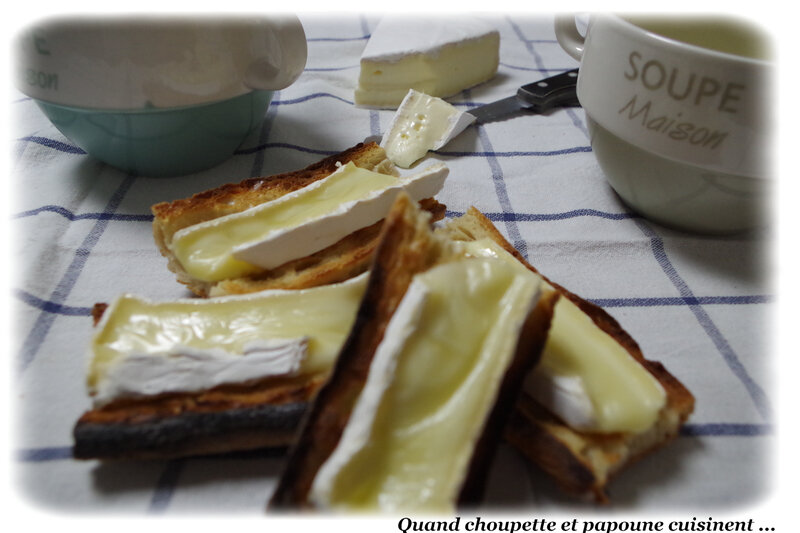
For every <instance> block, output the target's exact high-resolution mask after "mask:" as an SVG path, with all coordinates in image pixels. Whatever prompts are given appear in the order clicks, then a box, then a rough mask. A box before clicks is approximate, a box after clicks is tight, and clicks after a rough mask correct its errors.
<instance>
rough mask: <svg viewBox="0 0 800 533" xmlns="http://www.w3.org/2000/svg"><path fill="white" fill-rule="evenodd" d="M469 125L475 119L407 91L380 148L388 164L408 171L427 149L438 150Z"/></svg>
mask: <svg viewBox="0 0 800 533" xmlns="http://www.w3.org/2000/svg"><path fill="white" fill-rule="evenodd" d="M473 122H475V117H473V116H472V115H470V114H469V113H465V112H463V111H459V110H458V109H456V108H455V107H453V106H452V105H450V104H449V103H447V102H445V101H444V100H442V99H441V98H436V97H434V96H429V95H427V94H423V93H420V92H417V91H415V90H414V89H411V90H409V91H408V94H407V95H406V97H405V98H404V99H403V102H402V103H401V104H400V107H398V108H397V113H395V115H394V118H392V122H391V123H390V124H389V128H388V129H387V130H386V133H384V135H383V139H382V140H381V147H383V148H384V150H386V156H387V157H388V158H389V159H390V160H391V161H392V163H394V164H395V165H397V166H398V167H401V168H409V167H410V166H411V165H413V164H414V163H416V162H417V161H418V160H419V159H421V158H422V157H424V156H425V154H427V153H428V151H429V150H438V149H439V148H441V147H443V146H444V145H446V144H447V143H449V142H450V141H451V140H452V139H453V138H454V137H456V136H457V135H458V134H459V133H461V132H462V131H464V130H465V129H466V128H467V126H469V125H470V124H472V123H473Z"/></svg>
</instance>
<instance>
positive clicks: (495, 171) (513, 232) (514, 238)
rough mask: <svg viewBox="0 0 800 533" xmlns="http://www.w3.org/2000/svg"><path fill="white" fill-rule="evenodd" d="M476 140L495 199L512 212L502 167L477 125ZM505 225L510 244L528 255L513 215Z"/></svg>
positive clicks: (525, 244) (487, 137) (526, 246)
mask: <svg viewBox="0 0 800 533" xmlns="http://www.w3.org/2000/svg"><path fill="white" fill-rule="evenodd" d="M477 128H478V140H479V141H480V143H481V145H482V146H483V148H484V149H485V150H486V152H485V153H486V154H487V156H486V160H487V161H488V163H489V168H490V169H491V172H492V183H493V184H494V190H495V194H497V199H498V200H499V201H500V207H501V208H502V209H503V212H504V213H514V208H513V207H512V206H511V200H510V198H509V197H508V189H506V183H505V178H504V177H503V169H502V168H501V167H500V162H499V161H498V160H497V157H495V156H494V150H492V143H491V141H490V140H489V135H488V134H487V133H486V129H485V128H484V127H483V126H481V125H478V127H477ZM503 222H504V223H505V226H506V230H508V236H509V237H510V238H511V244H512V245H513V246H514V248H516V249H517V251H518V252H519V253H521V254H522V256H523V257H525V258H527V257H528V244H527V243H526V242H525V240H524V239H523V238H522V233H520V231H519V227H518V226H517V221H516V220H515V219H514V217H510V218H509V219H508V220H504V221H503Z"/></svg>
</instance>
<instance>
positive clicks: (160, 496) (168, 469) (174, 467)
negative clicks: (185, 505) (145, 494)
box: [148, 459, 185, 514]
mask: <svg viewBox="0 0 800 533" xmlns="http://www.w3.org/2000/svg"><path fill="white" fill-rule="evenodd" d="M184 464H185V463H184V460H183V459H179V460H175V461H169V462H167V464H166V466H165V467H164V470H163V471H162V472H161V476H160V477H159V478H158V481H157V482H156V488H155V491H154V492H153V496H152V498H151V499H150V507H149V508H148V512H150V513H156V514H157V513H162V512H164V511H165V510H166V509H167V507H169V504H170V503H171V502H172V496H173V495H174V494H175V489H176V488H177V486H178V478H179V477H180V475H181V472H182V471H183V466H184Z"/></svg>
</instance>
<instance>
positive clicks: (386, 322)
mask: <svg viewBox="0 0 800 533" xmlns="http://www.w3.org/2000/svg"><path fill="white" fill-rule="evenodd" d="M428 219H429V216H427V215H426V214H425V213H424V212H421V211H420V210H419V209H418V208H417V207H416V206H415V205H414V203H413V202H412V201H410V199H409V198H408V197H407V196H404V195H401V196H400V197H398V199H397V200H396V202H395V204H394V206H393V207H392V210H391V212H390V213H389V215H388V216H387V218H386V222H385V224H384V227H383V229H382V238H381V240H380V242H379V244H378V247H377V249H376V252H375V257H374V259H373V263H372V266H371V270H370V278H369V282H368V285H367V289H366V293H365V296H364V299H363V300H362V303H361V307H360V309H359V311H358V315H357V319H356V323H355V325H354V326H353V329H352V330H351V332H350V335H349V337H348V339H347V341H346V342H345V344H344V346H343V348H342V351H341V353H340V354H339V357H338V358H337V360H336V364H335V367H334V369H333V371H332V374H331V377H330V379H329V380H328V381H327V382H326V384H325V385H324V386H323V388H322V389H321V390H320V392H319V394H318V395H317V397H316V399H315V401H314V403H313V404H312V406H311V409H310V412H309V413H308V416H307V418H306V419H305V423H304V425H303V428H302V431H301V433H300V435H299V437H298V440H297V442H296V443H295V445H294V447H293V448H292V450H291V452H290V456H289V459H288V462H287V465H286V469H285V471H284V472H283V475H282V477H281V479H280V482H279V484H278V487H277V489H276V491H275V493H274V494H273V496H272V500H271V504H270V505H271V507H272V508H273V509H281V510H301V509H320V510H341V511H367V512H409V511H427V512H430V511H434V512H442V511H451V510H453V509H455V508H456V507H457V506H461V505H470V504H476V503H478V502H479V500H480V497H481V495H482V490H483V486H484V481H485V477H486V474H487V471H488V468H489V465H490V463H491V460H492V456H493V452H494V449H495V447H496V445H497V444H498V442H499V440H500V438H501V435H502V428H503V426H504V425H505V421H506V418H507V416H508V414H509V413H510V411H511V406H512V405H513V403H514V400H515V399H516V397H517V395H518V392H519V388H520V386H521V384H522V380H523V378H524V376H525V374H526V372H527V371H528V369H529V368H531V367H532V366H533V365H534V364H535V363H536V361H537V359H538V356H539V353H540V351H541V348H542V346H543V344H544V340H545V338H546V336H547V330H548V327H549V324H550V318H551V316H552V312H553V306H554V305H555V302H556V301H557V299H558V293H557V292H556V291H553V290H544V289H543V288H542V285H541V284H540V279H539V278H538V276H535V275H532V274H531V273H530V272H527V271H525V272H521V271H520V269H517V268H515V267H511V266H509V265H508V264H507V263H505V262H504V261H501V260H497V259H494V258H473V257H470V256H469V255H468V254H465V253H463V251H462V250H461V249H459V248H453V247H452V246H451V241H450V240H448V239H445V238H441V237H439V236H437V235H435V234H434V233H433V232H432V231H431V230H430V227H429V226H430V225H429V220H428Z"/></svg>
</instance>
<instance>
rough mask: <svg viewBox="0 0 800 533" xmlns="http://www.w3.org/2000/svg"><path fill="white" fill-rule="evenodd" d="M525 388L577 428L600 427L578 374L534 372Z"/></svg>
mask: <svg viewBox="0 0 800 533" xmlns="http://www.w3.org/2000/svg"><path fill="white" fill-rule="evenodd" d="M523 388H524V390H525V391H526V392H527V393H528V394H529V395H530V396H531V397H533V398H534V399H535V400H536V401H537V402H539V403H540V404H542V405H543V406H544V407H546V408H547V409H548V410H549V411H550V412H551V413H554V414H556V415H557V416H558V417H559V418H560V419H561V420H563V421H564V422H566V424H567V425H568V426H569V427H571V428H573V429H577V430H584V431H592V430H596V429H597V418H596V417H595V410H594V406H593V405H592V402H591V400H590V399H589V395H588V393H587V392H586V388H585V387H584V386H583V380H582V379H581V378H580V377H579V376H557V375H550V374H546V373H544V372H537V370H536V369H534V370H533V371H531V372H530V373H529V374H528V376H527V377H526V378H525V384H524V386H523Z"/></svg>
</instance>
